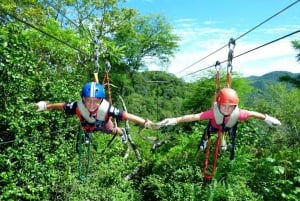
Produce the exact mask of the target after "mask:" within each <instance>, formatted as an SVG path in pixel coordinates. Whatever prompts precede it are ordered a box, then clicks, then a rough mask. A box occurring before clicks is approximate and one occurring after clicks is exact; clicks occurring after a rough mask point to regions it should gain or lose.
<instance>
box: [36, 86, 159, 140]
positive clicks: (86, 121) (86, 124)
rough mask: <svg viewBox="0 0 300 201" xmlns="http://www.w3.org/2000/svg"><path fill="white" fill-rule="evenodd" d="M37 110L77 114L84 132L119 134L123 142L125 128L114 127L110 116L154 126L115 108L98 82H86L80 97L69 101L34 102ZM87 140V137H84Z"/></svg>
mask: <svg viewBox="0 0 300 201" xmlns="http://www.w3.org/2000/svg"><path fill="white" fill-rule="evenodd" d="M36 106H37V108H38V109H37V111H44V110H52V109H60V110H64V112H65V113H66V114H68V115H77V117H78V118H79V120H80V122H81V125H82V128H83V130H84V132H85V133H92V132H94V131H101V132H104V133H108V134H114V135H120V136H121V140H122V142H123V143H126V142H127V134H126V132H125V129H123V128H118V127H115V126H114V124H113V122H112V121H111V117H112V118H115V119H117V120H122V121H124V120H129V121H132V122H134V123H136V124H139V125H141V126H144V127H146V128H154V127H155V124H154V123H152V122H151V121H150V120H148V119H144V118H141V117H139V116H136V115H134V114H131V113H128V112H126V111H123V110H121V109H118V108H116V107H115V106H113V105H112V104H110V103H109V102H108V101H107V100H106V99H105V90H104V88H103V86H102V85H101V84H99V83H98V82H88V83H86V84H85V85H84V86H83V88H82V91H81V99H80V100H77V101H73V102H69V103H49V102H47V101H40V102H38V103H37V104H36ZM86 140H87V141H88V140H89V139H86Z"/></svg>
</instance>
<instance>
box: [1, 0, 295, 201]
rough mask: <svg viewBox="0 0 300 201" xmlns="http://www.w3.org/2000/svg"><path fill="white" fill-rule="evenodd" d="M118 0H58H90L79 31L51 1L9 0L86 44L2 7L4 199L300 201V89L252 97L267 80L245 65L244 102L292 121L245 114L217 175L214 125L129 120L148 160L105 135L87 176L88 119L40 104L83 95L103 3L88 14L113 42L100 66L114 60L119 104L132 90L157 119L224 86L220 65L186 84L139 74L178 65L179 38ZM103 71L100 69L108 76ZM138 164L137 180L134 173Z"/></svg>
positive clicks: (140, 107) (133, 105) (142, 109)
mask: <svg viewBox="0 0 300 201" xmlns="http://www.w3.org/2000/svg"><path fill="white" fill-rule="evenodd" d="M117 2H119V1H101V2H100V1H84V2H77V1H60V2H53V3H54V5H56V6H58V7H57V8H59V9H61V10H64V9H65V6H66V5H68V6H70V7H72V8H74V7H75V5H76V3H82V4H78V5H80V8H79V7H76V8H78V10H76V11H80V9H81V8H82V10H81V11H82V12H81V14H82V15H78V16H79V17H80V19H81V21H80V20H78V22H80V23H79V24H78V26H77V27H76V28H74V25H73V26H72V25H71V23H70V22H68V23H67V24H65V23H63V22H66V21H60V20H62V18H60V17H58V16H59V15H60V14H59V13H58V12H57V10H56V9H54V8H49V6H45V4H44V3H43V1H39V3H37V2H36V1H22V2H18V3H20V5H19V4H18V5H17V4H15V3H14V2H12V1H8V2H6V4H5V5H4V3H1V4H0V7H1V9H6V11H8V12H12V13H13V14H15V15H17V16H18V17H23V18H24V19H26V20H27V21H28V22H32V23H33V24H34V25H35V26H37V27H39V28H40V29H41V30H43V31H45V32H47V33H51V34H53V36H55V37H56V38H57V39H59V40H62V41H64V42H67V43H68V44H69V45H70V46H72V47H78V50H80V52H74V49H72V47H70V46H66V44H63V43H61V42H59V41H57V40H55V39H54V38H49V37H46V36H45V35H44V34H42V33H41V32H39V31H37V30H35V29H33V28H32V27H28V26H26V25H24V24H22V23H21V22H19V21H17V20H16V19H14V18H13V17H9V16H8V15H7V14H5V13H1V14H0V16H1V19H2V21H1V25H2V26H1V27H0V73H1V74H0V75H1V82H0V97H1V101H0V104H1V107H0V120H1V122H0V128H1V129H0V130H1V136H0V169H1V172H0V185H1V189H0V200H75V201H76V200H78V201H79V200H105V201H106V200H132V201H137V200H168V201H169V200H189V201H190V200H214V201H215V200H222V201H223V200H228V201H229V200H230V201H232V200H249V201H254V200H289V201H295V200H299V198H300V189H299V185H300V161H299V156H300V152H299V149H298V147H299V126H300V125H299V118H300V117H299V110H300V108H299V105H300V103H299V95H300V94H299V89H297V88H290V87H288V86H287V85H284V84H282V83H276V84H273V85H272V86H270V87H268V88H266V89H265V90H264V92H263V93H256V95H255V96H253V94H254V93H253V92H257V91H256V89H253V88H252V87H251V85H250V84H249V82H248V81H247V80H245V79H243V78H240V77H239V76H238V75H235V74H234V75H233V83H232V87H233V88H234V89H236V90H237V91H238V93H239V98H240V101H241V104H240V106H245V107H247V109H251V110H255V111H259V112H264V113H268V114H270V115H272V116H275V117H278V118H279V119H280V120H281V122H282V126H281V127H279V128H277V129H272V128H268V127H267V126H266V125H265V124H264V122H262V121H260V120H254V119H253V120H252V119H251V120H249V121H247V122H242V123H239V129H238V133H237V143H236V157H235V159H234V160H233V161H230V160H229V152H225V153H223V154H222V155H220V156H219V159H218V166H217V170H216V173H215V177H214V179H213V180H212V181H211V182H208V181H204V180H203V172H202V171H203V160H204V154H203V152H201V151H199V152H197V147H198V142H199V139H200V136H201V134H202V132H203V129H204V128H205V125H206V123H207V122H197V123H188V124H182V125H177V126H174V127H169V128H165V129H162V130H159V131H153V130H142V131H140V130H139V129H140V128H139V127H137V126H136V125H132V124H130V126H131V135H132V137H133V140H134V142H135V143H136V146H137V147H138V149H139V151H140V153H141V155H142V161H141V162H138V161H137V159H136V156H135V155H134V153H133V150H132V149H130V154H129V157H128V158H123V154H124V151H125V148H126V147H124V146H123V145H122V143H121V141H120V139H119V137H117V138H116V139H115V140H114V141H113V143H112V144H111V145H110V147H107V145H108V142H109V141H110V140H111V138H112V136H110V135H104V134H102V133H95V134H94V135H93V149H92V161H91V167H90V176H89V177H88V179H87V180H86V181H84V182H82V181H80V180H78V154H77V152H76V136H77V132H78V120H77V119H76V117H74V118H71V117H67V116H65V115H64V114H62V112H61V111H45V112H42V113H38V112H36V111H35V110H36V109H35V106H34V103H36V102H37V101H39V100H49V101H51V102H62V101H70V100H77V99H79V98H80V88H81V86H82V84H83V83H84V82H86V81H90V80H91V79H93V74H92V73H93V70H94V65H95V63H94V61H93V60H92V58H93V56H92V54H93V50H94V49H93V44H92V43H91V41H92V40H91V35H90V33H89V32H87V28H86V27H85V26H86V25H85V24H84V23H83V21H82V19H84V18H86V17H87V16H88V14H89V13H90V11H91V10H90V9H91V8H93V6H95V9H96V10H97V11H99V13H101V16H102V17H103V18H101V17H100V18H99V16H97V15H96V14H95V13H91V16H90V17H91V18H88V21H89V22H95V24H93V26H94V29H93V31H92V32H93V33H92V34H96V35H97V36H99V38H100V39H102V42H103V43H101V48H100V52H101V56H100V58H101V59H100V60H101V61H100V64H101V66H103V65H104V63H105V61H106V60H109V61H110V62H111V64H112V69H111V71H110V74H109V75H110V81H111V84H112V89H111V91H112V96H113V103H114V104H115V105H117V106H118V107H120V106H121V103H120V101H119V95H121V96H122V97H123V98H124V100H125V103H126V106H127V108H128V111H129V112H131V113H134V114H137V115H139V116H142V117H144V118H149V119H151V120H153V121H156V120H161V119H163V118H166V117H174V116H180V115H183V114H187V113H191V112H192V113H196V112H200V111H203V110H206V109H207V108H209V107H210V106H211V101H212V98H213V95H214V78H213V77H214V73H211V75H208V76H206V77H203V78H201V79H199V80H197V81H195V82H192V83H186V82H184V81H183V80H181V79H178V78H176V77H175V76H174V75H170V74H168V73H165V72H160V71H156V72H147V71H146V72H139V71H136V70H140V69H142V68H143V64H144V63H143V62H144V61H145V60H143V59H145V58H147V56H152V57H156V58H158V59H160V62H163V63H167V60H168V56H171V55H172V54H173V53H174V51H175V50H176V47H177V45H176V41H177V39H178V38H177V37H176V36H174V35H172V34H171V27H169V25H168V24H167V23H166V21H165V19H164V18H163V17H162V16H140V15H138V14H137V12H136V11H134V10H133V9H129V8H123V9H120V8H118V6H117V4H116V3H117ZM103 3H105V4H103ZM16 8H20V9H16ZM44 8H45V9H44ZM65 11H66V10H65ZM100 11H102V12H100ZM104 11H105V12H104ZM46 13H47V14H46ZM79 13H80V12H79ZM96 13H97V12H96ZM23 18H22V19H23ZM102 22H103V23H102ZM121 22H123V23H121ZM101 25H102V26H101ZM105 30H109V32H107V33H112V35H108V34H107V33H105ZM158 32H159V33H161V35H160V34H157V33H158ZM154 33H155V34H154ZM103 46H105V48H107V51H104V49H105V48H104V49H103ZM125 61H126V62H125ZM103 74H104V70H103V69H101V70H100V71H99V78H100V81H101V78H102V75H103ZM222 77H224V76H222ZM222 83H224V80H222ZM257 94H258V95H257ZM249 97H250V98H249ZM249 99H250V101H247V100H249ZM118 125H119V126H120V127H123V126H124V123H123V122H118ZM161 140H163V144H162V145H161V146H160V147H156V149H154V147H155V146H154V143H156V142H158V141H161ZM227 140H228V144H230V143H229V142H230V140H229V139H227ZM135 168H139V169H138V171H137V173H136V174H134V176H133V178H132V179H131V180H126V179H124V178H125V177H126V176H127V175H128V174H130V173H132V171H133V170H134V169H135Z"/></svg>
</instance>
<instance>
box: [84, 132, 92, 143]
mask: <svg viewBox="0 0 300 201" xmlns="http://www.w3.org/2000/svg"><path fill="white" fill-rule="evenodd" d="M91 137H92V133H85V135H84V142H85V143H86V144H89V143H90V142H91Z"/></svg>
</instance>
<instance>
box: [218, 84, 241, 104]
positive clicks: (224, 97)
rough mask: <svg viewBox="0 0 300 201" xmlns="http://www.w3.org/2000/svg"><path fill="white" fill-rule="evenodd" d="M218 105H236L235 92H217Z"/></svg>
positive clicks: (224, 89) (227, 90)
mask: <svg viewBox="0 0 300 201" xmlns="http://www.w3.org/2000/svg"><path fill="white" fill-rule="evenodd" d="M216 101H217V103H218V104H219V105H238V104H239V98H238V95H237V93H236V91H235V90H233V89H231V88H223V89H221V90H220V91H219V93H218V95H217V99H216Z"/></svg>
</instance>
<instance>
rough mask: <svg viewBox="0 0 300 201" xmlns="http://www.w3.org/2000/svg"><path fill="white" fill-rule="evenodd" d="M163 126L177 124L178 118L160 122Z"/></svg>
mask: <svg viewBox="0 0 300 201" xmlns="http://www.w3.org/2000/svg"><path fill="white" fill-rule="evenodd" d="M158 124H160V125H161V126H172V125H176V124H177V118H167V119H164V120H162V121H161V122H159V123H158Z"/></svg>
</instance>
